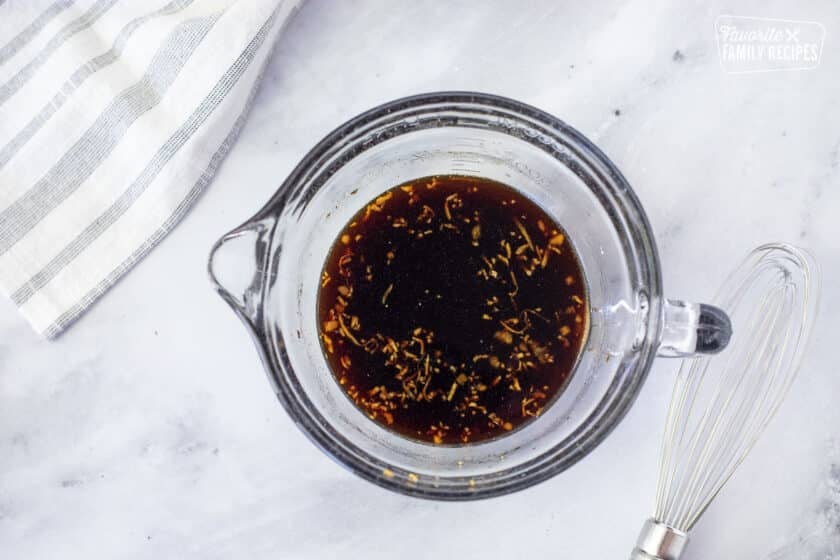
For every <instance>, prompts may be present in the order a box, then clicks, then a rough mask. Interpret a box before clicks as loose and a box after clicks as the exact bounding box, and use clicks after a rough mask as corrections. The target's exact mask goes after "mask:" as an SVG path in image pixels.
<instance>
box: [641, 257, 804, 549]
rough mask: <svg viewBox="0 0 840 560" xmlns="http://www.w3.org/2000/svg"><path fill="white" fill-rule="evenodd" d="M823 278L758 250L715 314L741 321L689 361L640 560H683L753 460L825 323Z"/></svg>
mask: <svg viewBox="0 0 840 560" xmlns="http://www.w3.org/2000/svg"><path fill="white" fill-rule="evenodd" d="M818 294H819V277H818V271H817V267H816V264H815V263H814V261H813V259H812V258H811V257H810V255H808V254H807V253H806V252H804V251H802V250H801V249H798V248H796V247H793V246H791V245H786V244H770V245H763V246H761V247H759V248H757V249H755V250H754V251H753V252H752V253H750V254H749V256H748V257H747V258H746V259H745V260H744V262H743V263H742V264H741V265H740V266H739V267H738V268H737V269H736V270H735V271H734V272H733V273H732V274H731V275H730V276H729V278H728V279H727V280H726V282H724V285H723V286H722V287H721V289H720V291H719V292H718V296H717V298H716V302H715V303H716V305H718V306H720V307H721V308H722V309H725V310H726V311H727V312H728V313H729V316H730V318H731V320H732V325H733V330H734V334H733V336H732V340H731V342H730V343H729V346H728V348H727V349H726V350H724V351H723V352H722V353H721V354H719V355H717V356H709V357H703V358H697V359H686V360H684V361H683V364H682V366H681V367H680V371H679V373H678V376H677V382H676V386H675V387H674V393H673V396H672V399H671V405H670V408H669V411H668V419H667V423H666V428H665V436H664V441H663V446H662V459H661V464H660V473H659V484H658V488H657V492H656V507H655V511H654V515H653V517H652V518H651V519H648V520H647V521H646V522H645V525H644V526H643V528H642V532H641V534H640V535H639V539H638V541H637V544H636V548H635V549H634V550H633V553H632V554H631V560H678V559H679V558H680V556H681V555H682V552H683V550H684V548H685V545H686V544H687V542H688V532H689V531H690V530H691V529H692V527H694V524H695V523H697V520H698V519H699V518H700V516H701V515H703V512H705V511H706V509H707V508H708V507H709V504H710V503H711V502H712V500H714V498H715V496H717V495H718V493H719V492H720V491H721V488H723V486H724V485H725V484H726V482H727V481H728V480H729V479H730V477H731V476H732V474H733V473H734V472H735V469H736V468H737V467H738V465H740V464H741V462H742V461H743V460H744V459H745V457H746V456H747V454H748V453H749V451H750V450H751V449H752V447H753V445H754V444H755V442H756V441H757V440H758V438H759V436H760V435H761V433H762V431H763V430H764V428H765V427H766V426H767V424H768V423H769V421H770V419H771V418H772V417H773V415H774V414H775V412H776V410H777V409H778V408H779V405H781V403H782V400H783V399H784V397H785V394H786V393H787V390H788V388H789V387H790V384H791V382H792V381H793V378H794V376H795V375H796V372H797V370H798V369H799V365H800V362H801V361H802V356H803V352H804V350H805V346H806V342H807V340H808V338H809V335H810V331H811V328H812V326H813V322H814V318H815V315H816V307H817V300H818Z"/></svg>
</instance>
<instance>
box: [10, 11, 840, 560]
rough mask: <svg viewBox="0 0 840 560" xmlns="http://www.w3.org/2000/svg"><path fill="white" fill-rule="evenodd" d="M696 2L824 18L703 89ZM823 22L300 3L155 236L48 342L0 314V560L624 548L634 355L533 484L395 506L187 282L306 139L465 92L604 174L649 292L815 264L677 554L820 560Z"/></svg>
mask: <svg viewBox="0 0 840 560" xmlns="http://www.w3.org/2000/svg"><path fill="white" fill-rule="evenodd" d="M721 13H734V14H743V15H759V16H769V17H784V18H795V19H807V20H816V21H820V22H822V23H823V24H824V25H825V27H826V29H827V38H826V46H825V50H824V53H823V58H822V62H821V65H820V67H819V68H818V69H816V70H811V71H802V72H785V73H763V74H745V75H730V74H725V73H723V72H722V70H721V68H720V66H719V64H718V58H717V56H718V55H717V50H716V46H715V37H714V31H713V23H714V19H715V17H717V16H718V15H719V14H721ZM838 31H840V5H838V4H837V3H836V2H833V1H832V0H824V1H822V2H812V3H808V4H807V5H805V4H804V3H796V2H793V1H792V0H791V1H788V2H778V1H775V2H758V1H757V0H750V1H745V2H740V3H739V2H722V1H714V2H702V3H700V2H698V3H692V4H690V5H689V4H687V3H673V2H666V1H664V0H663V1H657V2H651V1H648V0H645V1H642V0H634V1H628V2H618V1H608V2H548V1H546V2H432V1H428V2H426V1H421V2H417V1H415V2H386V1H385V0H382V1H380V2H331V1H327V0H311V1H310V2H309V3H308V4H307V5H306V6H305V7H304V8H303V10H302V11H301V13H300V14H299V15H298V17H297V19H296V20H295V21H294V23H293V25H292V27H291V28H290V29H289V30H288V31H287V32H286V33H285V34H284V35H283V36H282V37H281V39H280V43H279V45H278V47H277V53H276V56H275V58H274V59H273V62H272V63H271V66H270V68H269V69H268V72H267V77H266V80H265V84H264V87H263V88H262V90H261V92H260V94H259V97H258V99H257V102H256V105H255V107H254V111H253V113H252V116H251V119H250V121H249V123H248V125H247V127H246V129H245V130H244V132H243V134H242V136H241V138H240V140H239V143H238V145H237V146H236V148H235V149H234V150H233V152H232V153H231V155H230V157H229V158H228V160H227V162H226V163H225V164H224V166H223V168H222V170H221V172H220V174H219V176H218V177H217V179H216V180H215V182H214V184H213V185H212V186H211V188H210V189H209V190H208V191H207V193H206V195H204V197H203V198H202V199H201V200H199V202H198V203H197V205H196V206H195V208H194V210H193V211H192V212H191V213H190V214H189V215H188V216H187V218H186V219H185V220H184V222H183V223H182V224H181V225H180V226H179V227H178V228H177V229H176V231H175V232H174V233H173V234H172V235H170V236H169V237H168V238H167V239H166V240H165V241H164V242H163V243H162V244H161V245H160V246H159V247H158V248H157V249H156V250H155V251H153V252H152V254H151V255H150V256H149V257H148V258H147V259H146V260H145V261H143V262H142V263H141V264H140V265H139V266H138V267H137V268H136V269H135V270H134V271H133V272H132V273H130V274H129V275H128V276H127V277H126V279H125V280H124V281H122V282H121V283H120V284H119V285H118V286H117V287H116V288H115V289H114V290H113V291H112V292H111V293H109V294H108V295H107V296H106V297H105V298H104V299H103V300H102V301H100V302H99V303H98V304H97V305H96V306H95V307H94V308H93V310H92V311H91V312H90V313H89V314H88V315H87V316H85V317H84V318H83V319H82V320H81V321H80V322H79V323H78V324H77V325H76V326H75V327H73V328H72V329H71V330H70V331H69V332H68V333H67V334H65V335H64V336H62V337H61V338H60V339H59V340H58V341H56V342H47V341H45V340H42V339H40V338H38V337H37V336H36V335H35V334H34V333H33V332H31V331H30V329H29V327H28V326H27V325H26V324H25V322H24V321H23V319H21V318H20V317H19V316H18V315H17V313H16V312H15V310H14V308H13V307H12V305H11V304H10V303H9V302H7V301H5V300H4V301H2V302H0V551H2V552H0V556H2V557H3V558H4V559H9V560H11V559H27V560H29V559H36V558H58V557H62V558H129V559H133V558H255V559H256V558H272V559H275V558H283V559H304V558H305V559H310V558H314V559H319V558H325V559H326V558H367V559H370V560H376V559H386V558H387V559H392V558H401V559H405V560H410V559H415V558H416V559H420V558H434V557H439V558H463V559H479V558H481V559H486V558H573V557H582V558H604V559H606V558H626V557H627V555H628V553H629V551H630V549H631V547H632V543H633V541H634V540H635V537H636V534H637V531H638V529H639V527H640V525H641V523H642V521H643V520H644V519H645V517H646V516H647V515H648V513H649V511H650V509H651V507H652V498H653V494H654V484H655V479H656V474H657V455H658V446H659V438H660V432H661V426H662V424H663V421H664V414H665V407H666V404H667V400H668V398H669V393H670V387H671V381H672V377H673V374H674V371H675V363H674V362H667V361H663V360H659V361H658V362H657V364H656V366H655V368H654V371H653V372H652V374H651V376H650V378H649V381H648V382H647V384H646V386H645V387H644V390H643V392H642V394H641V396H640V397H639V399H638V401H637V403H636V405H635V407H634V408H633V409H632V411H631V412H630V414H629V415H628V416H627V417H626V419H625V421H624V422H623V423H622V424H621V425H620V426H619V427H618V429H617V430H616V431H615V432H614V433H613V435H612V436H611V437H610V438H608V439H607V441H606V442H605V443H604V444H603V445H602V446H601V447H599V448H598V449H597V450H596V451H595V452H594V453H592V454H591V455H590V456H588V457H587V458H586V459H585V460H583V461H582V462H580V463H579V464H578V465H576V466H575V467H574V468H572V469H571V470H569V471H567V472H566V473H564V474H562V475H560V476H559V477H557V478H555V479H553V480H551V481H548V482H546V483H544V484H541V485H539V486H538V487H535V488H533V489H530V490H527V491H524V492H522V493H519V494H517V495H512V496H508V497H504V498H499V499H494V500H491V501H484V502H477V503H466V504H452V503H433V502H428V501H421V500H416V499H410V498H405V497H401V496H398V495H395V494H392V493H389V492H386V491H384V490H381V489H379V488H377V487H374V486H372V485H370V484H368V483H367V482H364V481H362V480H360V479H357V478H355V477H354V476H353V475H351V474H349V473H347V472H345V471H344V470H343V469H342V468H340V467H339V466H337V465H336V464H334V463H333V462H331V461H330V460H329V459H327V458H326V457H325V456H324V455H322V454H321V453H320V452H319V451H318V450H317V449H315V448H314V447H313V446H312V445H310V444H309V442H308V441H307V440H306V438H305V437H304V436H303V435H302V434H301V433H300V432H299V431H298V430H297V429H296V428H295V426H294V425H293V424H292V422H291V420H290V419H289V418H288V417H287V415H286V413H285V412H284V411H283V410H282V408H281V407H280V406H279V404H278V403H277V402H276V401H275V398H274V396H273V395H272V392H271V391H270V389H269V386H268V382H267V381H266V379H265V377H264V375H263V373H262V368H261V365H260V363H259V360H258V358H257V355H256V353H255V352H254V350H253V348H252V344H251V341H250V340H249V338H248V335H247V333H246V332H245V330H244V328H243V327H242V326H241V325H240V324H239V321H238V320H237V319H236V318H235V317H234V315H233V314H232V313H231V312H230V311H229V309H228V308H227V307H226V305H225V304H224V303H223V302H222V301H221V300H220V299H219V298H218V297H217V296H216V295H215V294H214V293H213V291H212V290H211V289H210V285H209V283H208V281H207V278H206V274H205V261H206V257H207V253H208V250H209V247H210V245H211V243H212V242H213V241H214V240H215V239H216V238H217V237H219V236H220V235H221V234H223V233H224V232H226V231H228V230H229V229H230V228H231V227H233V226H235V225H237V224H239V223H240V222H241V221H242V220H243V219H245V218H246V217H248V216H249V215H250V214H251V213H252V212H253V211H255V210H256V209H257V208H258V207H260V206H261V205H262V203H263V202H264V201H265V200H266V199H267V198H268V197H269V195H270V194H271V193H272V192H273V191H274V190H275V188H276V187H277V186H278V185H279V183H280V182H281V180H282V179H283V178H284V176H285V175H286V174H287V173H288V172H289V170H290V169H291V167H292V166H293V165H294V164H295V163H296V162H297V161H298V160H299V159H300V158H301V157H302V156H303V154H304V153H305V152H306V151H307V150H308V149H309V148H310V147H311V146H312V145H313V144H314V143H315V142H316V141H317V140H319V139H320V138H321V137H322V136H323V135H324V134H325V133H327V132H328V131H329V130H330V129H331V128H333V127H334V126H336V125H338V124H340V123H341V122H343V121H344V120H345V119H347V118H349V117H351V116H353V115H355V114H356V113H358V112H360V111H362V110H365V109H367V108H369V107H372V106H374V105H376V104H378V103H380V102H383V101H386V100H389V99H392V98H395V97H399V96H402V95H406V94H411V93H416V92H422V91H430V90H440V89H472V90H483V91H488V92H492V93H499V94H503V95H507V96H510V97H514V98H517V99H521V100H523V101H526V102H529V103H532V104H534V105H537V106H539V107H541V108H543V109H546V110H548V111H550V112H552V113H554V114H556V115H558V116H560V117H561V118H563V119H565V120H567V121H568V122H569V123H571V124H572V125H573V126H575V127H577V128H578V129H579V130H580V131H582V132H583V133H584V134H586V135H588V136H589V137H590V138H592V139H593V140H595V141H596V142H597V143H598V144H599V145H600V146H601V147H602V148H603V149H604V150H605V151H606V153H607V154H609V156H610V157H611V158H613V159H614V161H615V162H616V163H617V164H618V166H619V167H620V168H621V169H622V170H623V171H624V173H625V175H626V176H627V177H628V179H629V181H630V182H631V184H633V185H634V187H635V189H636V191H637V193H638V195H639V197H640V198H641V200H642V201H643V203H644V204H645V205H646V207H647V209H648V211H649V217H650V220H651V222H652V224H653V227H654V229H655V231H656V233H657V236H658V239H659V244H660V249H661V257H662V261H663V266H664V279H665V283H666V287H667V291H668V292H669V294H671V295H672V296H681V297H687V298H691V299H698V300H700V299H704V298H708V297H710V296H711V294H712V292H713V290H714V287H715V286H716V285H717V284H718V283H719V282H720V281H721V280H722V278H723V276H724V274H725V271H726V270H727V269H728V268H730V267H732V266H733V265H734V264H735V262H736V261H737V260H738V259H739V258H740V257H741V256H742V255H743V254H745V253H746V252H747V251H748V250H749V249H750V248H752V247H754V246H755V245H757V244H759V243H762V242H765V241H770V240H787V241H792V242H795V243H798V244H800V245H802V246H805V247H807V248H809V249H811V250H812V251H813V253H814V254H815V255H816V256H817V258H818V259H819V261H820V262H821V264H822V266H823V275H824V280H825V292H824V300H823V305H822V315H821V317H820V319H819V322H818V332H817V336H816V338H815V340H814V341H813V345H812V350H811V352H810V353H809V355H808V358H807V360H806V362H805V365H804V369H803V371H802V374H801V376H800V377H799V379H798V380H797V382H796V384H795V385H794V386H793V390H792V392H791V394H790V397H789V399H788V401H787V403H786V404H785V405H784V406H783V408H782V409H781V411H780V414H779V416H778V417H777V418H776V421H774V422H773V424H772V425H771V427H770V430H769V431H768V433H766V437H765V438H764V439H763V440H762V441H761V443H760V445H759V446H758V448H757V449H756V450H755V453H754V454H753V455H752V456H751V457H750V458H749V460H748V461H747V463H746V464H745V465H744V466H743V468H742V470H740V471H739V472H738V473H737V474H736V477H735V478H734V479H733V481H732V483H731V484H730V485H729V487H728V488H727V489H726V491H725V493H724V494H723V495H722V496H721V498H720V500H719V501H718V502H717V503H716V504H715V505H714V506H713V507H712V508H711V509H710V510H709V511H708V513H707V515H706V516H705V518H704V519H703V520H702V521H701V523H700V525H699V526H698V527H697V530H696V532H695V533H694V538H693V542H692V544H691V545H690V549H689V551H688V553H687V555H686V558H687V559H688V560H693V559H700V558H739V559H741V558H744V559H745V558H761V557H766V556H767V555H769V554H770V553H771V552H772V551H773V550H775V549H777V548H779V547H781V546H783V545H784V544H785V542H786V541H787V540H789V539H791V538H794V537H795V536H796V535H797V534H798V533H802V534H804V532H813V530H816V531H817V534H816V536H815V537H814V538H813V539H812V540H811V541H809V542H808V543H807V545H806V546H805V547H804V548H802V549H794V550H793V551H790V550H789V551H788V552H787V553H785V554H787V555H786V556H782V557H783V558H797V559H803V558H804V559H806V560H813V559H817V558H819V559H821V560H822V559H824V558H831V557H840V552H837V551H838V550H840V548H830V547H838V544H837V541H838V540H840V536H839V535H838V534H837V529H836V525H837V513H836V511H837V510H836V509H834V510H832V509H831V506H832V505H833V506H834V508H838V507H840V504H838V501H837V500H838V498H837V495H838V491H837V488H838V482H837V480H836V479H833V478H831V469H832V467H833V465H835V463H838V462H840V459H838V457H840V454H838V453H836V452H833V451H832V450H833V449H835V444H834V443H833V441H834V439H835V438H836V437H837V436H838V434H840V408H839V407H837V405H836V402H837V395H838V394H840V378H838V377H837V375H836V370H837V365H836V364H837V361H836V354H835V352H836V351H837V350H836V347H835V346H834V345H833V343H836V342H837V324H836V322H835V321H836V319H835V317H837V316H838V313H840V290H838V288H837V286H838V279H840V218H838V216H840V188H838V179H840V132H838V131H840V126H838V125H840V106H839V105H838V104H840V58H838V51H837V48H836V36H837V33H838ZM677 50H679V51H680V53H681V55H682V56H676V57H675V51H677ZM617 111H620V115H619V114H617ZM833 468H834V472H835V474H834V476H835V477H837V476H838V475H837V471H838V469H840V467H838V466H834V467H833Z"/></svg>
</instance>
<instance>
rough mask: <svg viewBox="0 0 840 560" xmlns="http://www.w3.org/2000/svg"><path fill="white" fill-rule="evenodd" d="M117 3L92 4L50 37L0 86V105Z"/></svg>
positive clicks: (108, 0) (112, 1)
mask: <svg viewBox="0 0 840 560" xmlns="http://www.w3.org/2000/svg"><path fill="white" fill-rule="evenodd" d="M116 3H117V0H99V1H98V2H96V4H94V5H93V6H91V8H90V9H89V10H88V11H87V12H85V13H84V14H82V15H81V16H79V17H78V18H77V19H75V20H73V21H71V22H70V23H68V24H67V25H65V26H64V27H62V28H61V30H60V31H59V32H58V33H56V34H55V36H54V37H53V38H52V39H50V41H49V43H47V45H46V46H45V47H44V48H43V49H42V50H41V52H39V53H38V55H37V56H36V57H35V58H33V59H32V60H31V61H30V62H29V63H27V65H26V66H24V67H23V68H21V69H20V71H19V72H18V73H17V74H15V75H14V76H12V78H11V79H10V80H9V81H8V82H6V83H5V84H3V85H2V86H0V105H2V104H3V103H5V102H6V101H7V100H8V99H9V98H10V97H11V96H12V95H14V94H15V93H16V92H17V91H18V90H19V89H20V88H21V87H23V84H25V83H26V82H27V81H29V78H31V77H32V75H33V74H34V73H35V72H36V71H37V70H38V68H39V67H40V66H41V65H42V64H44V62H46V61H47V60H48V59H49V58H50V57H51V56H52V55H53V53H54V52H55V51H56V50H58V48H59V47H60V46H61V45H63V44H64V42H65V41H66V40H67V39H69V38H70V37H72V36H73V35H75V34H76V33H80V32H82V31H84V30H85V29H87V28H88V27H90V26H91V25H93V23H94V22H95V21H96V20H98V19H99V17H100V16H102V14H104V13H105V12H107V11H108V10H110V9H111V7H112V6H113V5H114V4H116Z"/></svg>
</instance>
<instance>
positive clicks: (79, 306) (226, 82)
mask: <svg viewBox="0 0 840 560" xmlns="http://www.w3.org/2000/svg"><path fill="white" fill-rule="evenodd" d="M278 11H279V8H277V9H275V10H274V13H273V14H272V15H271V17H270V18H269V19H268V20H267V21H266V22H265V24H264V25H263V26H262V28H261V29H260V31H259V33H257V35H256V36H254V38H253V39H252V40H251V42H250V43H249V44H248V46H247V47H246V49H245V51H243V52H242V54H240V55H239V58H238V59H237V60H236V61H235V62H234V63H233V64H232V65H231V67H230V68H228V70H227V72H225V75H224V76H222V78H221V80H219V82H218V83H217V84H216V85H215V87H214V88H213V91H211V92H210V93H209V95H208V96H207V98H206V99H205V101H211V102H212V107H213V108H215V106H217V105H218V104H219V103H221V102H222V100H223V99H224V98H225V97H226V96H227V94H228V93H229V92H230V90H231V89H232V88H233V86H234V85H236V82H237V81H239V78H240V77H241V76H242V74H244V72H245V70H247V68H248V66H249V65H250V64H251V61H252V60H253V59H254V57H255V56H256V54H257V51H258V50H259V49H260V47H261V46H262V44H263V42H264V41H265V37H266V35H267V34H268V32H269V31H270V30H271V27H272V26H273V25H274V21H275V19H276V16H277V13H278ZM287 21H288V19H287ZM269 60H270V57H268V56H267V57H266V60H265V63H264V64H263V68H262V69H261V70H260V77H261V75H262V73H263V70H264V69H265V66H266V65H267V63H268V61H269ZM260 77H258V78H257V79H256V80H255V82H254V87H253V88H252V89H251V92H250V93H249V96H248V100H247V101H246V103H245V106H244V109H243V111H242V113H241V114H240V116H239V117H238V118H237V120H236V122H235V123H234V126H233V129H232V130H231V132H230V133H229V134H228V136H227V137H226V138H225V140H224V141H223V142H222V144H221V146H219V149H218V150H217V151H216V153H215V154H214V155H213V157H212V158H211V160H210V164H209V165H208V167H207V169H206V170H205V171H204V172H203V173H202V174H201V176H200V177H199V178H198V181H196V183H195V185H193V187H192V188H191V189H190V191H189V193H187V196H186V197H185V198H184V200H182V201H181V203H180V204H179V205H178V206H177V207H176V208H175V210H174V211H173V212H172V214H171V215H170V216H169V218H168V219H167V220H166V221H165V222H164V223H163V224H162V225H161V226H160V227H159V228H158V229H157V230H156V231H155V232H154V233H153V234H152V235H151V236H150V237H149V238H148V239H147V240H146V241H145V242H144V243H143V244H142V245H140V246H139V247H138V248H137V249H136V250H135V251H134V252H133V253H132V254H131V255H130V256H129V257H128V258H126V259H125V260H124V261H123V262H122V263H120V265H119V266H117V267H116V268H115V269H114V270H112V271H111V272H110V273H109V274H108V276H106V277H105V278H104V279H102V280H101V281H100V282H99V283H98V284H97V285H96V286H94V287H93V288H92V289H91V290H90V291H89V292H88V293H87V294H85V296H84V297H83V298H82V299H80V300H79V301H78V302H76V304H74V305H73V306H72V307H70V308H69V309H67V310H66V311H65V312H64V313H62V314H61V315H60V316H59V317H58V318H57V319H56V320H55V321H54V322H53V324H52V325H50V326H49V327H48V328H47V329H46V330H45V331H44V336H46V337H47V338H55V337H56V336H58V335H59V334H61V333H62V332H63V331H64V330H65V329H66V328H67V327H68V326H70V324H72V323H73V321H75V320H76V319H78V318H79V316H80V315H81V314H82V313H83V312H84V311H85V309H87V308H88V307H89V306H90V305H91V304H92V303H93V302H94V301H96V299H98V298H99V297H100V296H101V295H102V294H103V293H105V292H106V291H107V290H108V289H109V288H110V287H111V286H113V285H114V284H115V283H116V282H117V280H119V279H120V277H121V276H122V275H123V274H125V273H126V272H128V271H129V270H130V269H131V267H133V266H134V265H135V264H137V262H138V261H140V259H142V258H143V257H144V256H145V255H146V254H147V253H148V252H149V251H150V250H151V249H152V248H153V247H154V246H155V245H157V244H158V242H160V240H161V239H162V238H163V237H164V236H165V235H166V234H167V233H169V231H171V230H172V228H173V227H175V225H176V224H177V223H178V222H179V221H180V220H181V218H183V216H184V214H185V213H186V212H187V210H189V208H190V207H191V206H192V204H193V202H194V201H195V199H196V198H197V197H198V196H199V195H200V194H201V192H202V191H203V190H204V188H205V187H206V186H207V184H208V183H209V182H210V180H211V179H212V178H213V175H214V174H215V172H216V168H217V167H218V166H219V164H221V162H222V160H223V159H224V157H225V155H227V153H228V151H229V150H230V148H231V146H232V145H233V142H234V141H235V140H236V137H237V136H238V134H239V131H240V130H241V129H242V125H243V124H244V123H245V120H246V117H247V115H248V112H249V110H250V107H251V104H252V103H253V99H254V95H255V94H256V91H257V87H258V86H259V84H260V82H261V81H262V80H261V79H260ZM211 110H212V109H211Z"/></svg>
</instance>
